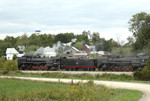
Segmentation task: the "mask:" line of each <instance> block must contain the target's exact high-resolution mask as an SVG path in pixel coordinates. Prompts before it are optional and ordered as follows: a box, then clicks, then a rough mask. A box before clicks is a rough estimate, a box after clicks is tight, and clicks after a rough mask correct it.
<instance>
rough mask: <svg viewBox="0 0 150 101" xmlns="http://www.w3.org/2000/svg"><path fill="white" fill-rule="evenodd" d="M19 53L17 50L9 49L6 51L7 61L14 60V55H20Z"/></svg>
mask: <svg viewBox="0 0 150 101" xmlns="http://www.w3.org/2000/svg"><path fill="white" fill-rule="evenodd" d="M18 54H19V52H18V51H17V50H16V49H15V48H7V50H6V58H7V60H13V56H14V55H16V56H17V55H18Z"/></svg>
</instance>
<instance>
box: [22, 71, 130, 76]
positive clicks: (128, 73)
mask: <svg viewBox="0 0 150 101" xmlns="http://www.w3.org/2000/svg"><path fill="white" fill-rule="evenodd" d="M21 72H23V73H64V74H71V75H74V74H90V75H102V74H105V73H107V74H115V75H120V74H126V75H133V72H102V71H21Z"/></svg>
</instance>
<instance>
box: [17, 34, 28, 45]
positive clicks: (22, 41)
mask: <svg viewBox="0 0 150 101" xmlns="http://www.w3.org/2000/svg"><path fill="white" fill-rule="evenodd" d="M16 44H17V46H19V45H20V46H25V47H26V46H28V44H29V38H28V36H27V34H23V35H22V36H19V37H17V43H16Z"/></svg>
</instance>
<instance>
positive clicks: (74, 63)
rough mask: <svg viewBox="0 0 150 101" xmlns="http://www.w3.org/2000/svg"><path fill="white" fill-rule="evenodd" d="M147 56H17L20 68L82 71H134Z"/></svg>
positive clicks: (143, 63) (144, 63)
mask: <svg viewBox="0 0 150 101" xmlns="http://www.w3.org/2000/svg"><path fill="white" fill-rule="evenodd" d="M147 60H150V59H149V57H148V56H139V57H122V56H111V55H104V56H102V57H99V58H98V59H83V58H78V59H68V58H66V57H53V58H41V57H33V56H23V57H20V58H18V69H20V70H66V71H69V70H72V71H77V70H83V71H95V70H96V69H97V70H100V71H135V70H142V68H143V67H144V66H145V65H146V61H147Z"/></svg>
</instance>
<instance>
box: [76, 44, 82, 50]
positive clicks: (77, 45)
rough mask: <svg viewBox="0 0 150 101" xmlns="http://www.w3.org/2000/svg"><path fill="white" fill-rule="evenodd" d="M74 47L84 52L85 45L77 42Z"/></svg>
mask: <svg viewBox="0 0 150 101" xmlns="http://www.w3.org/2000/svg"><path fill="white" fill-rule="evenodd" d="M74 47H75V48H77V49H79V50H83V43H82V42H77V43H76V44H74Z"/></svg>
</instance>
